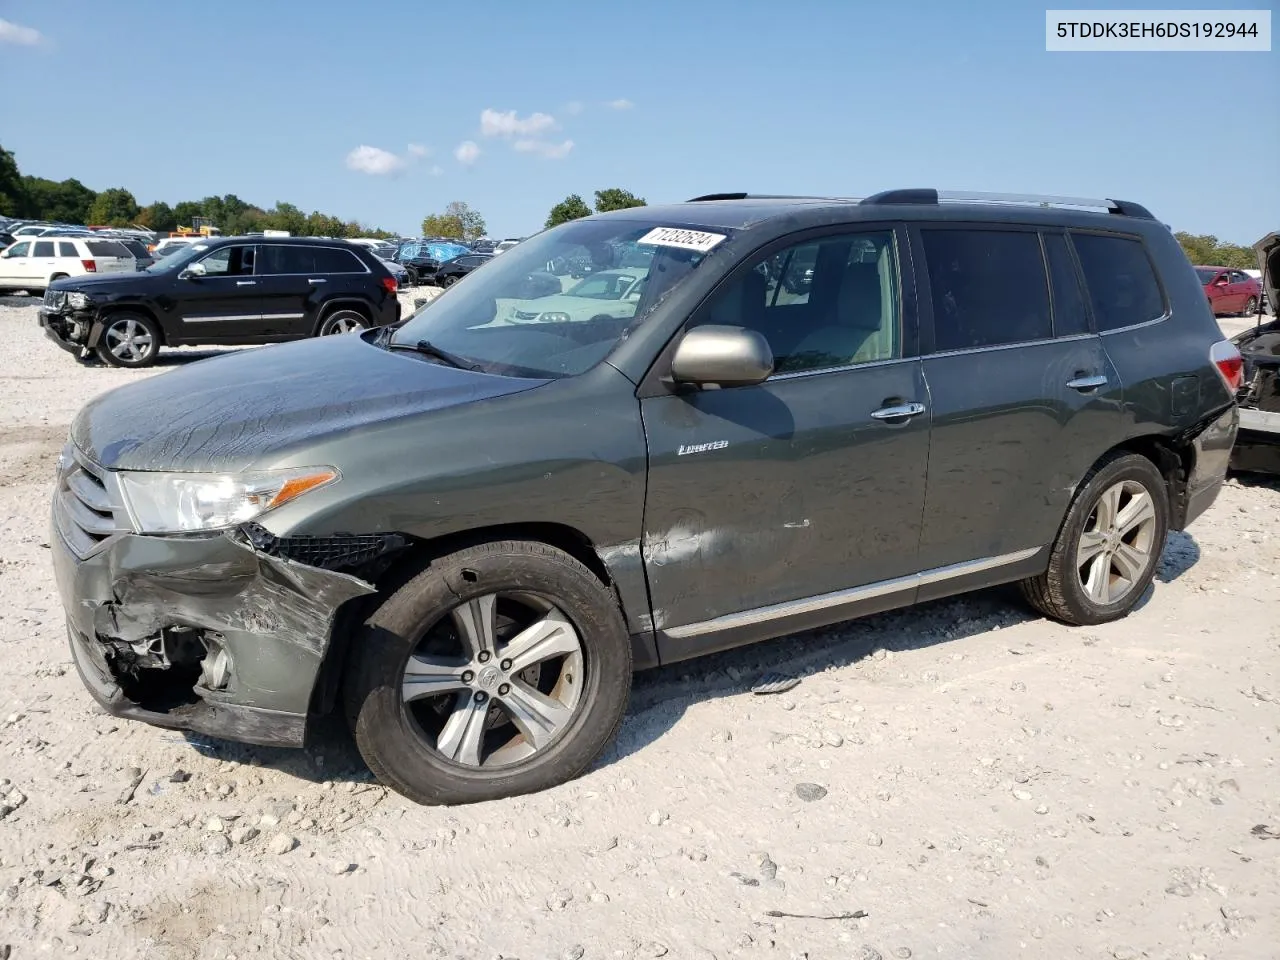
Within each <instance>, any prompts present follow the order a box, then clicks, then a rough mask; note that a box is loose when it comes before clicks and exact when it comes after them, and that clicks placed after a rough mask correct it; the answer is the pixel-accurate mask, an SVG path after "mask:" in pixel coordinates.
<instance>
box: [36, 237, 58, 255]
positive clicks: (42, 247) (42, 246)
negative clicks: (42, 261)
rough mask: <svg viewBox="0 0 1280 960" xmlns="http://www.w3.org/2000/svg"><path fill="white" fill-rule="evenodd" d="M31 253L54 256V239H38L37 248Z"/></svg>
mask: <svg viewBox="0 0 1280 960" xmlns="http://www.w3.org/2000/svg"><path fill="white" fill-rule="evenodd" d="M31 255H32V256H33V257H52V256H53V255H54V253H53V241H52V240H39V241H37V242H36V249H35V251H34V252H33V253H32V254H31Z"/></svg>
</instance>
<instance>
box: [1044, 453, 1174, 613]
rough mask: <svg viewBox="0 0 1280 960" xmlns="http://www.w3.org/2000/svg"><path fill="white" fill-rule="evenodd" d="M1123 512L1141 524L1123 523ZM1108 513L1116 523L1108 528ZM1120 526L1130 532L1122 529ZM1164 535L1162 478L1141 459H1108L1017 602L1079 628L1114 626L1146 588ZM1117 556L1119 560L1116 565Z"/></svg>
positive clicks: (1088, 478) (1073, 507)
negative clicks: (1142, 504)
mask: <svg viewBox="0 0 1280 960" xmlns="http://www.w3.org/2000/svg"><path fill="white" fill-rule="evenodd" d="M1117 490H1118V491H1120V492H1119V493H1115V499H1114V500H1111V499H1110V498H1111V496H1112V495H1113V493H1114V492H1115V491H1117ZM1140 494H1145V496H1146V498H1147V500H1148V501H1149V507H1148V508H1147V509H1145V510H1139V509H1138V508H1137V507H1136V506H1135V504H1136V503H1137V502H1139V495H1140ZM1104 498H1106V500H1105V502H1104ZM1117 508H1118V509H1117ZM1126 511H1130V512H1131V514H1132V515H1136V516H1142V517H1145V519H1142V520H1141V521H1140V522H1139V521H1135V520H1133V516H1130V517H1129V518H1126V516H1125V514H1126ZM1111 514H1114V515H1115V516H1116V517H1117V519H1118V520H1119V521H1120V522H1119V524H1114V525H1113V524H1110V523H1108V522H1107V518H1108V515H1111ZM1126 522H1130V523H1131V525H1130V526H1128V527H1126V526H1125V523H1126ZM1168 532H1169V492H1168V486H1167V484H1166V482H1165V478H1164V477H1163V476H1162V475H1161V473H1160V471H1159V470H1157V469H1156V467H1155V464H1153V463H1152V462H1151V461H1150V460H1148V459H1147V458H1146V457H1144V456H1141V455H1139V454H1135V453H1124V452H1115V453H1112V454H1110V455H1108V456H1107V457H1105V458H1104V459H1103V460H1101V461H1100V462H1099V463H1098V464H1097V465H1096V466H1094V468H1093V469H1092V470H1090V471H1089V474H1088V475H1087V476H1086V477H1085V479H1084V483H1082V484H1081V485H1080V489H1079V491H1078V492H1077V493H1076V496H1075V499H1074V500H1072V502H1071V507H1070V508H1069V509H1068V510H1067V516H1066V519H1065V520H1063V522H1062V528H1061V530H1059V532H1058V537H1057V539H1056V540H1055V541H1054V543H1053V549H1052V552H1051V553H1050V555H1049V568H1048V570H1046V571H1045V572H1044V573H1042V574H1040V575H1039V576H1038V577H1031V578H1029V579H1027V580H1023V581H1022V582H1021V584H1020V586H1021V588H1022V593H1023V596H1025V597H1026V599H1027V602H1029V603H1030V604H1031V605H1032V606H1033V607H1035V608H1036V609H1037V610H1039V611H1040V612H1041V613H1043V614H1045V615H1047V616H1050V617H1053V618H1054V619H1055V620H1061V621H1062V622H1063V623H1069V624H1074V625H1080V626H1083V625H1089V624H1098V623H1107V622H1109V621H1111V620H1118V619H1120V618H1121V617H1124V616H1126V615H1127V614H1128V613H1129V611H1130V610H1132V609H1133V608H1134V606H1135V605H1136V604H1137V602H1138V601H1139V600H1140V599H1141V598H1142V595H1143V594H1144V593H1145V592H1146V590H1147V587H1148V586H1150V584H1151V579H1152V577H1154V576H1155V572H1156V566H1157V564H1158V563H1159V562H1160V554H1161V552H1162V551H1163V550H1164V544H1165V538H1166V536H1167V535H1168ZM1086 538H1087V539H1086ZM1082 543H1084V544H1085V549H1086V553H1084V554H1082V553H1081V552H1080V551H1081V546H1082ZM1095 546H1096V547H1097V550H1096V551H1095V550H1094V549H1092V548H1093V547H1095ZM1122 547H1128V548H1129V549H1128V550H1122V549H1121V548H1122ZM1090 555H1091V558H1090ZM1117 556H1119V557H1122V558H1123V559H1122V560H1120V561H1117V560H1116V557H1117ZM1083 558H1089V559H1083ZM1085 571H1087V573H1086V572H1085ZM1116 578H1119V581H1120V582H1116ZM1104 584H1105V586H1103V585H1104ZM1091 585H1092V587H1093V590H1092V592H1091V590H1090V586H1091Z"/></svg>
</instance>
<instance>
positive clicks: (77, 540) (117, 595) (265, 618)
mask: <svg viewBox="0 0 1280 960" xmlns="http://www.w3.org/2000/svg"><path fill="white" fill-rule="evenodd" d="M402 546H403V539H402V538H399V537H396V536H395V535H374V536H365V537H341V536H339V537H322V538H311V537H292V538H278V537H275V536H273V535H271V534H270V533H269V532H268V531H266V530H265V529H264V528H262V527H260V526H258V525H257V524H253V523H247V524H242V525H241V526H239V527H236V528H234V529H230V530H223V531H219V532H208V533H201V534H190V535H176V536H150V535H141V534H137V533H135V532H134V525H133V524H132V522H131V520H130V517H129V511H128V509H127V507H126V505H125V498H124V497H123V496H121V494H120V490H119V487H118V481H117V479H116V477H115V475H114V474H113V473H112V472H111V471H108V470H104V469H103V468H102V467H100V466H98V465H97V464H95V463H94V462H92V461H91V460H90V459H89V458H87V457H86V456H84V455H83V454H82V453H81V452H80V451H79V450H78V449H76V447H75V446H74V445H70V444H69V445H68V446H67V448H66V449H65V450H64V451H63V454H62V456H61V457H60V458H59V465H58V475H57V483H56V485H55V489H54V497H53V530H52V535H51V537H50V548H51V552H52V554H53V564H54V572H55V576H56V579H57V583H58V590H59V593H60V594H61V597H62V602H63V605H64V607H65V608H66V613H67V625H68V632H69V635H70V644H71V652H72V656H73V658H74V660H75V664H76V668H77V670H78V671H79V673H80V676H81V678H82V679H83V680H84V682H85V685H86V686H87V687H88V688H89V691H90V692H91V693H92V695H93V697H94V699H96V700H97V701H98V703H100V704H101V705H102V706H103V707H104V708H105V709H106V710H108V711H109V712H110V713H112V714H115V715H117V716H121V717H128V718H131V719H136V720H142V721H145V722H148V723H152V724H156V725H159V726H164V727H172V728H177V729H183V730H190V731H192V732H196V733H203V734H208V735H212V736H217V737H224V738H227V739H231V740H241V741H244V742H248V743H259V744H275V745H282V746H301V745H302V744H303V742H304V740H305V736H306V726H307V717H308V713H309V710H310V704H311V702H312V691H313V688H314V687H315V684H316V679H317V676H318V675H319V672H320V668H321V665H322V663H323V661H324V658H325V654H326V652H327V651H328V649H329V646H330V641H331V637H332V634H333V629H334V622H335V618H336V616H337V614H338V611H339V608H341V607H342V605H343V604H344V603H346V602H347V601H348V600H351V599H353V598H355V597H359V596H362V595H366V594H370V593H372V592H373V591H374V587H373V586H372V585H371V584H370V583H368V582H367V581H366V580H364V579H361V578H360V577H358V576H355V575H353V574H352V573H349V572H343V570H344V569H347V570H353V569H354V570H364V569H367V568H368V566H369V564H370V563H371V562H373V561H376V560H377V559H378V558H379V557H384V556H387V555H389V554H391V553H393V552H395V550H397V549H398V548H400V547H402Z"/></svg>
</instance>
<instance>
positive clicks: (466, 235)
mask: <svg viewBox="0 0 1280 960" xmlns="http://www.w3.org/2000/svg"><path fill="white" fill-rule="evenodd" d="M484 232H485V223H484V217H482V216H480V214H479V212H478V211H475V210H472V209H471V207H470V206H468V205H467V204H466V203H465V202H463V201H461V200H454V201H453V202H452V203H450V204H449V205H448V206H447V207H445V208H444V213H432V214H428V215H427V216H426V217H424V218H423V220H422V233H423V235H424V236H428V237H455V238H457V239H458V240H475V239H477V238H478V237H483V236H484Z"/></svg>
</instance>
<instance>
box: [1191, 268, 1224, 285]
mask: <svg viewBox="0 0 1280 960" xmlns="http://www.w3.org/2000/svg"><path fill="white" fill-rule="evenodd" d="M1220 272H1221V271H1220V270H1218V268H1217V267H1196V276H1197V277H1199V278H1200V283H1201V284H1206V283H1209V282H1210V281H1211V280H1213V278H1214V277H1216V276H1217V275H1218V274H1219V273H1220Z"/></svg>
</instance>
